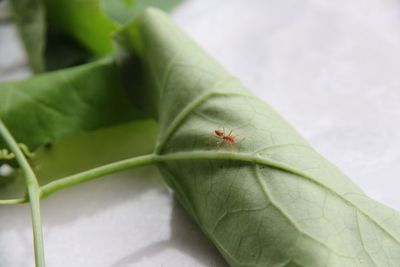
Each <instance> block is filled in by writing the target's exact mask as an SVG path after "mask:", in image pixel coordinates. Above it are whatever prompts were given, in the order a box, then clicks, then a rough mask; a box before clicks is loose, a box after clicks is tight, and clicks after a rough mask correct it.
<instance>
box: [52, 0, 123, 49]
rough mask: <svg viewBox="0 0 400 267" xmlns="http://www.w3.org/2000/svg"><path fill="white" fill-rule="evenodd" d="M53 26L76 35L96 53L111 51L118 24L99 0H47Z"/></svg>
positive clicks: (77, 38)
mask: <svg viewBox="0 0 400 267" xmlns="http://www.w3.org/2000/svg"><path fill="white" fill-rule="evenodd" d="M45 5H46V11H47V20H48V24H49V27H50V29H51V30H53V31H56V32H62V33H64V34H67V35H69V36H71V37H73V38H74V39H75V40H77V41H78V42H79V43H80V44H81V45H82V46H84V47H85V48H86V49H88V50H89V51H90V52H92V53H93V54H95V55H103V54H107V53H110V52H111V51H112V38H111V37H112V33H113V32H114V31H115V30H116V29H117V27H118V25H117V24H116V23H115V22H113V21H112V20H110V19H109V18H108V17H107V16H106V15H105V14H104V13H103V10H102V9H101V5H100V1H99V0H89V1H82V0H57V1H53V0H45Z"/></svg>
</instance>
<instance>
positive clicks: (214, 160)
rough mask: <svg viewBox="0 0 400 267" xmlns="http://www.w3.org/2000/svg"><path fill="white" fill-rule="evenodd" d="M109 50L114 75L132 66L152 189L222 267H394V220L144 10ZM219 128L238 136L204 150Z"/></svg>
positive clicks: (158, 15) (399, 257) (397, 246)
mask: <svg viewBox="0 0 400 267" xmlns="http://www.w3.org/2000/svg"><path fill="white" fill-rule="evenodd" d="M117 41H118V42H119V44H120V46H122V50H121V51H122V53H121V55H122V56H121V59H122V60H125V61H121V62H122V63H123V64H125V65H123V66H126V65H129V64H132V63H135V62H136V63H135V64H136V65H140V64H143V65H144V68H143V70H142V72H143V73H144V74H145V75H144V76H143V77H146V79H144V80H143V79H142V81H141V82H142V84H145V85H146V90H148V92H144V94H145V95H146V96H147V98H146V101H144V102H143V101H142V102H143V103H144V105H146V106H147V107H151V108H150V110H149V112H150V113H153V114H156V116H157V118H158V121H159V135H158V142H157V148H156V153H157V154H159V155H161V156H162V157H163V158H168V159H169V160H168V161H164V162H163V163H160V164H159V168H160V170H161V172H162V173H163V175H164V178H165V179H166V181H167V182H168V183H169V185H170V186H171V187H172V188H173V189H174V190H175V192H176V194H177V197H178V199H179V200H180V202H181V203H182V204H183V206H184V207H185V208H186V209H187V210H188V212H189V213H190V214H191V215H192V217H193V218H194V219H195V221H196V222H197V223H198V224H199V226H200V227H201V228H202V229H203V231H204V232H205V234H206V235H207V236H208V237H209V238H210V239H211V240H212V241H213V242H214V244H215V245H216V247H217V248H218V249H219V250H220V252H221V253H222V254H223V255H224V257H225V259H226V260H227V262H228V263H229V264H230V266H234V267H238V266H260V267H261V266H308V267H312V266H316V267H317V266H318V267H320V266H329V267H333V266H335V267H336V266H337V267H342V266H400V241H399V240H400V216H399V213H398V212H396V211H394V210H392V209H390V208H388V207H386V206H384V205H382V204H379V203H377V202H376V201H374V200H372V199H370V198H369V197H367V196H366V195H365V194H364V193H363V192H362V190H360V189H359V188H358V187H357V186H356V185H355V184H354V183H353V182H352V181H351V180H350V179H348V178H347V177H346V176H345V175H343V174H342V173H341V172H340V171H339V170H337V169H336V168H335V167H334V166H333V165H332V164H331V163H329V162H328V161H327V160H325V159H324V158H323V157H322V156H321V155H319V154H318V153H317V152H316V151H315V150H314V149H312V148H311V147H310V146H309V144H308V143H307V142H306V141H305V140H304V139H303V138H302V137H301V136H300V135H299V134H298V133H297V132H296V131H295V130H294V129H293V128H292V127H291V126H290V125H289V124H288V123H287V122H286V121H285V120H284V119H283V118H282V117H281V116H279V115H278V114H277V113H276V112H275V111H274V110H272V109H271V108H270V107H269V106H268V105H266V104H265V103H263V102H262V101H261V100H260V99H258V98H257V97H255V96H254V95H253V94H251V93H250V92H249V91H248V90H246V89H245V88H244V87H243V86H242V85H241V83H240V82H239V80H238V79H236V78H235V77H232V75H231V74H229V73H228V72H227V71H225V70H224V69H223V68H222V67H221V66H220V65H219V64H217V63H216V62H215V61H214V60H212V59H210V58H209V57H208V56H207V55H206V53H205V52H203V51H202V50H201V49H199V48H198V47H197V46H196V44H194V43H193V41H191V40H190V39H189V38H188V37H187V36H185V35H184V34H183V33H182V32H181V31H180V30H179V29H178V28H177V27H176V26H174V25H173V23H172V22H171V21H170V19H169V18H168V17H167V16H166V15H165V14H163V13H162V12H160V11H158V10H155V9H147V10H146V11H145V12H144V14H143V15H142V16H141V17H140V18H139V19H138V20H137V21H136V22H134V23H132V24H130V25H129V26H127V28H126V29H125V30H124V31H122V32H121V33H120V34H119V36H118V37H117ZM129 49H130V51H132V52H134V54H135V53H137V54H139V55H140V57H139V59H134V58H126V55H127V54H126V53H127V51H128V50H129ZM137 60H139V62H140V64H139V63H138V62H137ZM128 70H129V69H128ZM137 73H140V72H137ZM131 74H132V75H135V74H134V73H131ZM136 76H138V75H136ZM126 77H128V76H126ZM135 79H136V80H137V81H140V80H141V77H136V78H135ZM141 89H142V90H143V88H141ZM140 93H143V91H138V90H137V91H136V94H140ZM220 125H224V127H225V134H228V131H230V130H233V134H234V135H238V137H237V138H236V140H237V143H236V144H235V145H234V148H233V149H231V148H230V146H229V144H228V143H227V142H225V143H224V144H222V146H221V147H220V149H218V148H217V147H216V143H215V141H216V140H217V138H214V139H215V141H213V142H212V143H211V145H207V143H208V140H209V136H210V135H211V134H213V132H214V130H216V129H218V128H219V126H220ZM242 137H246V139H244V140H242V139H243V138H242Z"/></svg>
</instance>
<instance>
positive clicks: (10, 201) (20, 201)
mask: <svg viewBox="0 0 400 267" xmlns="http://www.w3.org/2000/svg"><path fill="white" fill-rule="evenodd" d="M26 202H27V199H26V198H15V199H0V206H2V205H13V204H23V203H26Z"/></svg>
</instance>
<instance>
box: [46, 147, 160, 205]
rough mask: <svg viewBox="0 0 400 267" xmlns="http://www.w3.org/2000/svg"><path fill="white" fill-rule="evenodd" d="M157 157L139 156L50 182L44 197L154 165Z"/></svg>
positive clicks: (151, 155)
mask: <svg viewBox="0 0 400 267" xmlns="http://www.w3.org/2000/svg"><path fill="white" fill-rule="evenodd" d="M154 159H155V156H154V155H153V154H150V155H144V156H139V157H135V158H131V159H126V160H121V161H117V162H114V163H110V164H107V165H104V166H101V167H97V168H94V169H91V170H88V171H85V172H81V173H78V174H75V175H71V176H68V177H65V178H62V179H58V180H56V181H53V182H50V183H48V184H46V185H45V186H43V187H42V188H41V189H42V190H41V191H42V195H41V196H42V197H43V198H44V197H47V196H49V195H51V194H53V193H54V192H56V191H58V190H61V189H64V188H67V187H71V186H74V185H77V184H80V183H83V182H87V181H90V180H93V179H95V178H97V177H100V176H104V175H107V174H111V173H114V172H118V171H123V170H127V169H130V168H134V167H139V166H144V165H150V164H153V163H154V162H155V161H154Z"/></svg>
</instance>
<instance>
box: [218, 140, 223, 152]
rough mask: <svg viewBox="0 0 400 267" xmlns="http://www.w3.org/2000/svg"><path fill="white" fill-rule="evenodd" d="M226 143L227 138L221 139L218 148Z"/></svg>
mask: <svg viewBox="0 0 400 267" xmlns="http://www.w3.org/2000/svg"><path fill="white" fill-rule="evenodd" d="M224 143H225V139H221V141H218V142H217V150H218V149H220V147H221V146H222V145H223V144H224Z"/></svg>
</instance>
